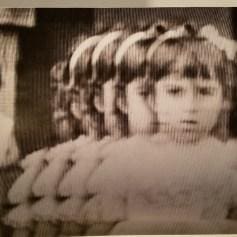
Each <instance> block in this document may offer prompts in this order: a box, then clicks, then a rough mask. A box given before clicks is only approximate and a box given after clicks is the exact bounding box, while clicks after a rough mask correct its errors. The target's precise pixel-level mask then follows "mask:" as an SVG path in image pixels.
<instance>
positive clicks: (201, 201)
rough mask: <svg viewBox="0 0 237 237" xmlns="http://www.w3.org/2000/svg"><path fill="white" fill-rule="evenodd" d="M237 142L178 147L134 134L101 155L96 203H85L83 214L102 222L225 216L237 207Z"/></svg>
mask: <svg viewBox="0 0 237 237" xmlns="http://www.w3.org/2000/svg"><path fill="white" fill-rule="evenodd" d="M236 145H237V141H229V142H227V143H223V142H221V141H218V140H217V139H215V138H208V139H206V140H204V141H202V142H200V143H199V144H198V145H175V144H170V143H168V142H161V141H160V140H159V141H158V140H156V139H153V140H152V139H150V140H148V139H147V138H146V139H144V138H142V137H134V138H130V139H128V140H127V141H126V140H125V141H120V142H117V143H115V144H113V146H111V147H106V149H105V150H104V151H102V153H101V154H103V155H104V156H106V159H104V161H103V163H102V164H100V166H99V167H98V168H97V170H96V171H95V172H94V173H93V175H92V176H91V178H90V180H89V182H88V192H89V193H94V194H95V197H94V199H95V200H96V202H93V199H92V200H90V201H89V203H93V205H91V206H90V205H89V203H88V204H87V205H85V208H84V211H83V212H84V213H83V216H84V217H85V216H90V215H91V214H93V215H94V216H95V213H96V212H99V213H98V214H97V216H99V218H100V219H101V220H97V221H109V219H110V220H111V221H116V218H117V217H119V218H118V220H117V221H121V220H122V219H124V220H131V221H132V220H141V221H149V220H151V221H152V220H154V219H156V220H161V221H165V220H167V221H170V220H171V218H172V220H174V221H175V220H184V221H185V220H190V219H192V220H194V221H198V220H203V219H204V220H205V219H208V220H213V219H214V220H223V219H225V217H226V215H227V212H228V209H229V208H230V207H232V206H233V205H237V198H236V193H237V192H236V191H237V170H236V168H237V146H236ZM111 148H112V149H111ZM98 199H99V200H98ZM96 203H97V204H98V205H96ZM117 207H119V212H120V213H119V214H118V209H117ZM123 209H124V210H123ZM121 213H124V216H123V217H122V216H121ZM108 215H110V216H108ZM95 222H96V221H95Z"/></svg>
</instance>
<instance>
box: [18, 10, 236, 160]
mask: <svg viewBox="0 0 237 237" xmlns="http://www.w3.org/2000/svg"><path fill="white" fill-rule="evenodd" d="M236 13H237V9H235V8H146V9H144V8H143V9H142V8H140V9H85V8H84V9H79V8H78V9H77V8H73V9H62V8H58V9H36V25H35V27H33V28H28V29H25V28H22V29H18V30H19V33H20V61H19V65H18V83H17V100H16V118H15V119H16V138H17V142H18V144H19V147H20V150H21V151H22V155H25V154H26V153H29V152H31V151H33V150H35V149H39V148H41V147H44V146H50V145H51V144H52V143H53V142H55V141H54V137H53V135H52V134H53V129H52V123H51V121H52V119H51V114H52V113H51V109H50V98H51V90H50V86H49V85H50V76H49V71H50V69H51V67H52V66H53V64H54V63H55V62H57V61H59V60H61V59H65V58H67V57H68V56H69V51H70V49H71V47H72V45H73V44H74V42H75V39H76V38H77V37H78V36H79V35H81V34H82V33H84V32H89V31H93V30H96V29H97V28H98V25H97V24H98V22H101V21H102V22H103V23H104V24H105V25H106V24H108V25H112V24H113V23H116V22H118V21H122V22H125V23H126V25H128V24H132V23H134V22H137V21H140V20H141V19H143V20H144V21H145V22H147V23H150V22H159V21H160V20H161V21H166V22H167V21H168V22H169V23H170V24H179V23H184V22H190V23H192V24H194V25H196V26H197V27H199V26H202V25H206V24H214V25H215V26H216V27H217V28H218V30H219V32H220V33H221V34H222V35H225V36H227V37H231V38H235V39H237V27H236V20H237V14H236ZM235 111H237V110H236V109H235ZM231 131H232V135H234V136H236V135H237V113H235V114H233V116H232V118H231Z"/></svg>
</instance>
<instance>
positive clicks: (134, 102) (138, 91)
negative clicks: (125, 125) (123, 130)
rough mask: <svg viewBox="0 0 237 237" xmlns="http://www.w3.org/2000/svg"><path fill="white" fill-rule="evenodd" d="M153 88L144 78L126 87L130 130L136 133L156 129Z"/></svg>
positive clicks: (145, 132) (149, 131) (147, 132)
mask: <svg viewBox="0 0 237 237" xmlns="http://www.w3.org/2000/svg"><path fill="white" fill-rule="evenodd" d="M152 98H153V96H152V88H151V87H150V86H149V85H147V83H146V81H145V80H144V78H137V79H135V80H133V81H132V82H130V83H129V84H128V85H127V87H126V101H127V102H126V103H127V113H128V120H129V131H130V134H131V135H134V134H144V135H145V134H152V133H154V132H155V130H156V117H155V113H154V110H153V109H152V106H151V104H152Z"/></svg>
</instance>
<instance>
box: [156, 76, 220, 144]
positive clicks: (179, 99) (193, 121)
mask: <svg viewBox="0 0 237 237" xmlns="http://www.w3.org/2000/svg"><path fill="white" fill-rule="evenodd" d="M223 107H224V99H223V92H222V86H221V84H220V83H219V82H218V80H215V79H203V78H198V77H197V78H195V79H190V78H182V77H181V78H180V76H178V75H176V74H171V75H169V76H167V77H165V78H162V79H161V80H160V81H158V82H156V85H155V110H156V112H157V116H158V121H159V124H160V130H161V131H163V132H165V133H166V134H168V135H169V136H170V137H171V138H172V139H175V140H176V141H180V142H187V143H190V142H191V143H192V142H197V141H199V140H200V138H201V137H203V136H206V135H208V134H209V133H210V132H211V130H212V129H213V128H214V127H215V125H216V124H217V121H218V118H219V115H220V113H221V111H222V109H223Z"/></svg>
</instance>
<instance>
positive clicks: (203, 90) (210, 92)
mask: <svg viewBox="0 0 237 237" xmlns="http://www.w3.org/2000/svg"><path fill="white" fill-rule="evenodd" d="M198 94H200V95H207V96H208V95H213V94H214V90H213V89H212V88H209V87H203V88H199V89H198Z"/></svg>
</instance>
